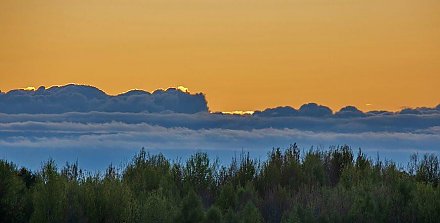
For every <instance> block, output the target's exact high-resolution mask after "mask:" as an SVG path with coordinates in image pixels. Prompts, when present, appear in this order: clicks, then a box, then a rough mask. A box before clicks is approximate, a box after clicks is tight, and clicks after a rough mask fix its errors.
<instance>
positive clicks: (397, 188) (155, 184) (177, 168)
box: [0, 144, 440, 223]
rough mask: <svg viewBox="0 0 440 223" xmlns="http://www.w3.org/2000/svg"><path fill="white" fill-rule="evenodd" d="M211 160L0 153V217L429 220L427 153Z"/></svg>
mask: <svg viewBox="0 0 440 223" xmlns="http://www.w3.org/2000/svg"><path fill="white" fill-rule="evenodd" d="M231 158H232V160H231V162H230V163H229V164H228V165H220V164H219V162H218V161H217V160H215V159H211V158H210V157H209V156H208V154H207V153H203V152H196V153H194V154H192V156H190V157H189V158H188V159H187V160H185V161H182V160H177V161H173V160H169V159H167V158H166V157H165V156H164V155H162V154H150V153H149V152H148V151H146V150H145V149H142V150H140V151H139V152H138V153H137V154H136V155H135V156H134V157H133V159H132V160H131V161H130V162H129V163H127V164H126V165H124V166H123V167H120V168H117V167H115V166H114V165H110V166H109V167H108V168H107V169H106V171H105V172H101V173H100V172H94V173H91V172H87V171H84V170H82V169H81V168H80V167H79V166H78V163H77V162H76V163H66V164H65V165H64V166H62V167H58V166H57V165H56V163H55V161H54V160H48V161H46V162H44V163H43V164H42V166H41V169H39V170H35V171H31V170H29V169H26V168H24V167H18V166H17V165H15V164H14V163H11V162H9V161H7V160H0V222H5V223H6V222H109V223H111V222H115V223H116V222H182V223H187V222H188V223H189V222H193V223H198V222H200V223H202V222H213V223H215V222H225V223H226V222H228V223H229V222H231V223H232V222H240V223H241V222H243V223H255V222H277V223H278V222H282V223H291V222H292V223H293V222H438V221H439V219H440V187H439V181H440V167H439V161H438V157H437V156H436V155H435V154H422V155H419V154H413V155H411V156H410V157H409V161H408V163H407V164H406V165H405V166H401V165H398V164H396V163H394V162H392V161H381V160H379V159H372V158H370V157H367V156H366V155H365V154H364V153H363V152H362V151H361V150H360V149H359V150H357V151H353V150H352V148H351V147H349V146H346V145H345V146H337V147H331V148H329V149H326V150H316V149H310V150H301V149H300V148H299V147H298V146H297V145H296V144H293V145H291V146H290V147H289V148H285V149H280V148H274V149H272V150H270V151H269V152H268V155H267V157H266V158H265V159H264V160H263V161H260V160H255V159H252V158H251V157H250V155H249V153H245V152H242V153H241V154H239V155H237V156H235V157H231Z"/></svg>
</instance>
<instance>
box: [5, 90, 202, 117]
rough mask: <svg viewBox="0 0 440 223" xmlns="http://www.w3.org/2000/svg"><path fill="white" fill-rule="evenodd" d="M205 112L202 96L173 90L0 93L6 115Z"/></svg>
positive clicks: (15, 91) (17, 91) (14, 91)
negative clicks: (116, 93) (119, 92)
mask: <svg viewBox="0 0 440 223" xmlns="http://www.w3.org/2000/svg"><path fill="white" fill-rule="evenodd" d="M90 111H102V112H155V113H157V112H176V113H189V114H191V113H197V112H207V111H208V106H207V102H206V99H205V96H204V95H203V94H190V93H188V92H184V91H182V90H179V89H176V88H169V89H167V90H156V91H154V92H153V93H149V92H146V91H141V90H132V91H129V92H126V93H123V94H119V95H116V96H110V95H107V94H106V93H104V92H103V91H101V90H99V89H98V88H95V87H92V86H85V85H74V84H69V85H66V86H60V87H59V86H54V87H50V88H48V89H46V88H45V87H40V88H38V89H36V90H23V89H21V90H12V91H9V92H8V93H0V112H1V113H8V114H18V113H28V114H59V113H65V112H90Z"/></svg>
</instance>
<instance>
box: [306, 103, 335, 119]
mask: <svg viewBox="0 0 440 223" xmlns="http://www.w3.org/2000/svg"><path fill="white" fill-rule="evenodd" d="M299 114H300V115H304V116H311V117H328V116H331V115H332V114H333V112H332V110H331V109H330V108H328V107H326V106H323V105H318V104H316V103H308V104H305V105H302V106H301V107H300V108H299Z"/></svg>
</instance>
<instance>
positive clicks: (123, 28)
mask: <svg viewBox="0 0 440 223" xmlns="http://www.w3.org/2000/svg"><path fill="white" fill-rule="evenodd" d="M66 83H80V84H89V85H94V86H97V87H99V88H101V89H103V90H104V91H106V92H107V93H110V94H117V93H120V92H124V91H127V90H129V89H133V88H138V89H145V90H148V91H152V90H154V89H156V88H166V87H170V86H178V85H184V86H186V87H188V88H189V89H190V90H191V91H195V92H204V93H205V94H206V95H207V99H208V102H209V107H210V109H211V110H213V111H232V110H256V109H263V108H266V107H273V106H278V105H291V106H294V107H298V106H299V105H301V104H303V103H306V102H311V101H313V102H318V103H321V104H325V105H327V106H330V107H332V108H333V109H338V108H340V107H341V106H344V105H355V106H357V107H359V108H361V109H363V110H372V109H387V110H397V109H400V108H402V107H406V106H410V107H416V106H434V105H437V104H439V103H440V1H438V0H417V1H416V0H411V1H409V0H331V1H330V0H290V1H289V0H76V1H58V0H26V1H23V0H0V89H1V90H2V91H8V90H10V89H14V88H24V87H28V86H37V87H38V86H40V85H45V86H51V85H62V84H66ZM367 104H371V105H367Z"/></svg>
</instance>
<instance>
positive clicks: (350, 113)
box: [335, 106, 366, 118]
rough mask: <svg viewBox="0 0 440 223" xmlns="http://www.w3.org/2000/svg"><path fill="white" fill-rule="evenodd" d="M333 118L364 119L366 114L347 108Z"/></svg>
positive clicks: (353, 108)
mask: <svg viewBox="0 0 440 223" xmlns="http://www.w3.org/2000/svg"><path fill="white" fill-rule="evenodd" d="M335 116H336V117H341V118H353V117H365V116H366V114H365V113H363V112H362V111H360V110H359V109H357V108H356V107H354V106H347V107H344V108H342V109H341V110H339V111H338V112H336V113H335Z"/></svg>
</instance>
